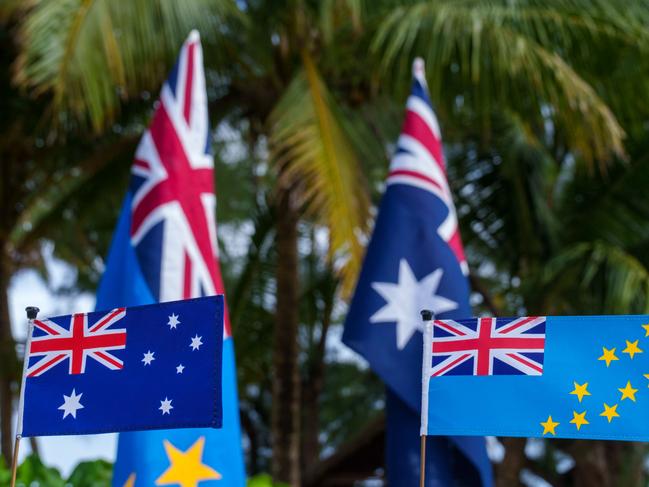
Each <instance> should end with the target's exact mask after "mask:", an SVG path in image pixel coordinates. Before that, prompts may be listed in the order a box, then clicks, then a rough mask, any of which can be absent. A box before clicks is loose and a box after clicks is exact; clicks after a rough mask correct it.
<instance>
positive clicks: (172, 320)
mask: <svg viewBox="0 0 649 487" xmlns="http://www.w3.org/2000/svg"><path fill="white" fill-rule="evenodd" d="M167 324H168V325H169V329H170V330H172V329H173V330H175V329H176V327H177V326H178V325H179V324H180V320H179V319H178V315H177V314H174V313H172V314H171V316H169V321H168V322H167Z"/></svg>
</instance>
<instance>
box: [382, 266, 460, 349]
mask: <svg viewBox="0 0 649 487" xmlns="http://www.w3.org/2000/svg"><path fill="white" fill-rule="evenodd" d="M443 275H444V271H443V270H442V269H436V270H434V271H433V272H431V273H430V274H428V275H427V276H424V277H423V278H422V279H421V280H420V281H418V280H417V278H416V277H415V274H414V272H413V271H412V269H411V268H410V265H409V264H408V261H407V260H406V259H401V261H400V262H399V277H398V282H397V283H396V284H395V283H392V282H373V283H372V289H374V290H375V291H376V292H377V293H379V294H380V295H381V297H382V298H383V299H384V300H385V301H386V304H385V305H384V306H383V307H382V308H381V309H379V310H378V311H377V312H376V313H374V314H373V315H372V316H371V317H370V322H371V323H385V322H392V323H394V322H396V324H397V329H396V332H397V348H398V349H399V350H403V349H404V348H405V346H406V345H408V342H409V341H410V339H411V338H412V336H413V335H414V334H415V332H416V331H421V330H422V329H423V325H422V322H421V316H420V314H419V312H420V311H421V310H422V309H431V310H433V312H434V313H435V314H441V313H445V312H447V311H451V310H453V309H455V308H457V303H456V302H455V301H451V300H450V299H447V298H445V297H443V296H439V295H438V294H437V290H438V289H439V285H440V282H441V280H442V276H443Z"/></svg>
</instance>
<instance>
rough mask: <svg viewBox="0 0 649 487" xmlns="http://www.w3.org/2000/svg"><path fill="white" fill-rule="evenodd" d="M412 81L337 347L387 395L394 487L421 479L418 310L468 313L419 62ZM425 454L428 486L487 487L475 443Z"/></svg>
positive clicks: (440, 443) (440, 441) (485, 466)
mask: <svg viewBox="0 0 649 487" xmlns="http://www.w3.org/2000/svg"><path fill="white" fill-rule="evenodd" d="M413 78H414V79H413V85H412V91H411V94H410V97H409V98H408V101H407V106H406V117H405V121H404V125H403V129H402V133H401V135H400V137H399V140H398V143H397V150H396V152H395V154H394V156H393V159H392V162H391V164H390V170H389V174H388V177H387V189H386V191H385V194H384V195H383V198H382V200H381V203H380V206H379V211H378V215H377V219H376V224H375V227H374V233H373V235H372V238H371V241H370V243H369V246H368V248H367V254H366V257H365V262H364V264H363V268H362V270H361V274H360V277H359V281H358V284H357V288H356V291H355V294H354V297H353V299H352V302H351V305H350V309H349V312H348V315H347V319H346V322H345V331H344V334H343V342H344V343H345V344H347V345H348V346H350V347H351V348H352V349H354V350H356V351H357V352H358V353H360V354H361V355H362V356H363V357H365V358H366V359H367V360H368V361H369V363H370V366H371V367H372V369H373V370H374V371H375V372H376V373H377V374H378V375H379V376H380V377H381V379H382V380H383V381H384V382H385V384H386V386H387V388H388V401H387V440H388V445H387V470H388V479H389V482H390V484H394V485H416V484H417V479H418V476H419V460H418V458H419V439H418V437H417V436H418V435H417V428H418V423H419V419H418V418H419V416H420V407H421V380H420V378H419V374H420V373H421V364H422V362H421V361H422V351H421V332H422V330H423V322H422V319H421V316H420V311H421V310H422V309H432V310H433V311H435V313H437V315H438V316H440V317H453V316H469V315H470V314H471V313H470V307H469V299H468V298H469V286H468V282H467V278H466V271H467V265H466V260H465V257H464V252H463V249H462V244H461V241H460V235H459V230H458V222H457V217H456V213H455V207H454V205H453V200H452V197H451V192H450V189H449V186H448V181H447V179H446V165H445V161H444V157H443V153H442V145H441V136H440V129H439V124H438V122H437V119H436V117H435V114H434V112H433V109H432V106H431V103H430V99H429V97H428V93H427V86H426V81H425V77H424V66H423V61H421V60H420V59H417V60H415V62H414V63H413ZM397 445H398V446H397ZM428 450H429V452H432V454H430V455H428V456H427V458H428V465H427V467H426V468H427V471H428V472H430V474H429V475H427V479H428V480H429V484H431V485H432V484H433V483H434V482H438V483H440V482H442V483H443V482H445V480H449V479H455V478H457V476H456V475H455V473H454V471H458V470H463V471H467V470H471V466H473V467H475V469H474V472H478V475H477V477H478V478H479V479H481V482H482V483H483V484H484V485H490V484H491V468H490V464H489V460H488V458H487V456H486V449H485V441H484V439H483V438H462V439H460V438H455V439H450V440H449V439H447V438H434V439H429V446H428ZM459 452H462V454H460V453H459ZM404 459H410V460H408V461H406V462H404ZM467 459H468V460H470V462H467ZM406 465H407V467H406ZM456 467H457V468H456ZM467 467H468V468H467ZM478 482H480V480H478Z"/></svg>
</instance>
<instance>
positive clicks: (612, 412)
mask: <svg viewBox="0 0 649 487" xmlns="http://www.w3.org/2000/svg"><path fill="white" fill-rule="evenodd" d="M599 415H600V416H604V417H605V418H606V419H608V422H609V423H610V422H611V420H612V419H613V418H619V417H620V415H619V414H617V404H614V405H613V406H609V405H608V404H606V403H604V411H602V412H601V413H600V414H599Z"/></svg>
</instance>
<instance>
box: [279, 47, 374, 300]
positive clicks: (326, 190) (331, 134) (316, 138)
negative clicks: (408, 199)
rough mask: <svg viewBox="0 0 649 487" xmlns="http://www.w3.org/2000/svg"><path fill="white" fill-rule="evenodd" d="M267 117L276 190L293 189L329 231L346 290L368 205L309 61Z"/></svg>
mask: <svg viewBox="0 0 649 487" xmlns="http://www.w3.org/2000/svg"><path fill="white" fill-rule="evenodd" d="M302 58H303V62H304V71H303V72H301V73H300V74H298V75H297V76H296V77H295V79H294V80H293V82H292V83H291V85H290V86H289V88H288V89H287V91H286V93H285V94H284V96H283V97H282V99H281V100H280V102H279V103H278V105H277V106H276V107H275V109H274V111H273V113H272V115H271V129H270V148H271V158H272V160H273V161H274V164H275V165H276V166H277V167H279V168H281V170H280V174H281V176H280V177H281V180H280V184H288V185H296V186H297V188H298V191H300V194H301V195H302V197H303V200H304V203H305V204H306V211H307V213H308V214H310V215H312V216H314V217H316V218H317V219H318V220H319V221H321V222H322V223H324V224H325V225H326V226H327V227H328V229H329V238H330V257H331V258H333V259H334V263H335V264H336V265H337V266H338V268H339V270H340V274H341V277H342V283H343V284H342V287H343V293H344V294H348V293H349V292H351V290H352V286H353V285H354V281H355V279H356V276H357V274H358V270H359V269H360V265H361V260H362V256H363V245H362V242H361V239H362V237H363V235H364V233H365V230H366V228H367V221H368V216H369V213H368V208H369V202H368V198H367V192H366V189H365V185H364V182H363V178H362V175H361V174H360V170H359V168H360V165H359V163H358V160H357V157H356V154H355V152H354V150H353V148H352V147H353V146H352V144H351V142H350V141H349V139H348V137H347V134H346V133H345V131H344V129H343V123H342V122H341V116H342V115H341V112H340V110H339V109H338V108H337V107H336V104H335V102H334V100H333V98H332V96H331V95H330V94H329V92H328V91H327V88H326V86H325V85H324V83H323V82H322V79H321V78H320V75H319V73H318V71H317V69H316V66H315V64H314V63H313V61H312V60H311V58H310V56H309V55H308V54H306V53H303V56H302Z"/></svg>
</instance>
